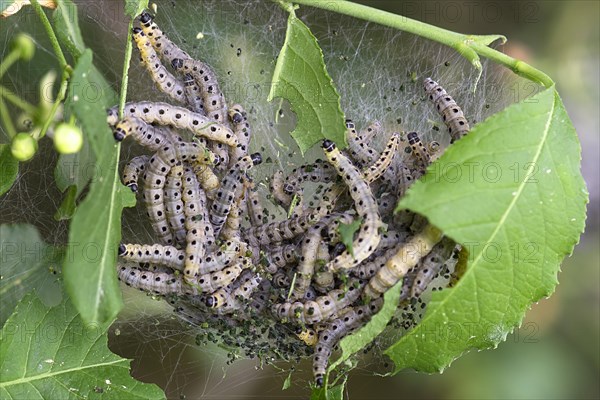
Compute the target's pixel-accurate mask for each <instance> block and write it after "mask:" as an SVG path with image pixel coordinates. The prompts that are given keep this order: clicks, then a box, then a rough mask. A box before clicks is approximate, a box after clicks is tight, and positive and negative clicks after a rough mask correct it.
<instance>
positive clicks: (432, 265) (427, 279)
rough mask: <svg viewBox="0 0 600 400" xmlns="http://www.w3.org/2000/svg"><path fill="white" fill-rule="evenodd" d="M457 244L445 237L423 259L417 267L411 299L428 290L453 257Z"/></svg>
mask: <svg viewBox="0 0 600 400" xmlns="http://www.w3.org/2000/svg"><path fill="white" fill-rule="evenodd" d="M455 247H456V243H454V241H453V240H452V239H450V238H448V237H444V238H443V239H442V240H441V241H440V242H439V243H438V244H437V245H435V247H434V248H433V249H432V250H431V252H430V253H429V254H428V255H427V256H426V257H425V258H423V259H422V260H421V261H420V262H419V264H418V265H417V266H416V275H415V279H414V284H413V286H412V288H411V291H410V295H411V297H417V296H419V295H420V294H421V293H423V292H424V291H425V289H427V286H428V285H429V284H430V283H431V281H432V280H433V279H434V278H435V276H436V275H437V274H438V273H439V272H440V270H441V269H442V267H443V266H444V262H446V261H447V260H448V259H449V258H450V257H451V256H452V252H453V250H454V248H455Z"/></svg>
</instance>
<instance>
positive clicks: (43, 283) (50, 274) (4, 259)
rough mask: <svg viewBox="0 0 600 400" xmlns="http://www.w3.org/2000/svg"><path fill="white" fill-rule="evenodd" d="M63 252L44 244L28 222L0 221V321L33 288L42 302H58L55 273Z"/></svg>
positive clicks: (2, 320) (3, 320)
mask: <svg viewBox="0 0 600 400" xmlns="http://www.w3.org/2000/svg"><path fill="white" fill-rule="evenodd" d="M63 255H64V252H63V251H62V250H60V249H56V248H54V247H52V246H49V245H48V244H46V243H45V242H44V241H43V240H42V238H41V237H40V234H39V233H38V231H37V229H36V228H35V227H34V226H32V225H27V224H21V225H0V276H1V277H2V278H1V279H0V324H3V323H4V322H5V321H6V320H7V319H8V317H9V316H10V314H11V313H12V311H13V309H14V307H15V305H16V304H17V303H18V301H19V300H20V299H22V298H23V296H24V295H25V294H26V293H28V292H30V291H32V290H34V289H35V290H36V291H37V293H38V295H39V296H40V298H41V299H42V301H44V303H45V304H47V305H53V304H58V303H59V302H60V286H59V285H58V283H57V280H58V278H57V276H56V274H57V273H58V272H59V271H60V264H61V262H62V257H63Z"/></svg>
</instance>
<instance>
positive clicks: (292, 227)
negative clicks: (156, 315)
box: [243, 185, 343, 246]
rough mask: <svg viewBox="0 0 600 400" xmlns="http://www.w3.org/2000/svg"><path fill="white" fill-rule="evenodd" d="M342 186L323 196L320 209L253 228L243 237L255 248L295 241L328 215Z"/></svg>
mask: <svg viewBox="0 0 600 400" xmlns="http://www.w3.org/2000/svg"><path fill="white" fill-rule="evenodd" d="M342 190H343V188H342V186H341V185H333V186H332V187H331V188H329V189H328V190H327V191H326V192H325V193H324V194H323V196H322V197H323V201H322V202H321V204H320V205H319V206H318V207H315V208H314V209H311V210H310V211H307V212H305V213H302V214H300V215H296V216H292V217H291V218H288V219H286V220H284V221H275V222H271V223H269V224H265V225H262V226H257V227H251V228H249V229H247V230H245V231H244V232H243V236H244V238H245V239H246V240H248V241H249V242H250V243H253V244H254V245H255V246H258V245H270V244H274V243H279V242H282V241H284V240H289V239H294V238H295V237H297V236H299V235H302V234H303V233H304V232H306V230H307V229H308V228H309V227H311V226H312V225H314V224H315V223H317V222H318V221H319V220H320V219H321V218H323V217H324V216H325V215H327V214H328V213H329V212H330V211H331V209H332V208H333V205H334V204H335V201H336V200H337V198H338V196H339V195H340V193H341V192H342Z"/></svg>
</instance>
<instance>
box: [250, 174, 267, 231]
mask: <svg viewBox="0 0 600 400" xmlns="http://www.w3.org/2000/svg"><path fill="white" fill-rule="evenodd" d="M246 197H247V200H246V211H247V213H248V217H249V218H250V224H251V225H252V226H260V225H262V224H263V220H264V218H265V217H264V208H263V206H262V204H261V202H260V196H259V194H258V190H257V189H256V188H255V187H254V181H253V180H252V179H251V178H247V179H246Z"/></svg>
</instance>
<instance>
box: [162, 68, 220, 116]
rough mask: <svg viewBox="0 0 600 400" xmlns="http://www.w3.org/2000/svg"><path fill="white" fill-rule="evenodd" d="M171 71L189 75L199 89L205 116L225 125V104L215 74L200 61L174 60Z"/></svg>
mask: <svg viewBox="0 0 600 400" xmlns="http://www.w3.org/2000/svg"><path fill="white" fill-rule="evenodd" d="M171 65H172V66H173V69H175V70H176V71H178V72H180V73H182V74H183V75H191V76H192V78H194V81H195V82H196V84H197V85H198V86H199V87H200V92H201V93H202V96H203V103H204V111H205V112H206V116H207V117H208V118H210V119H212V120H214V121H216V122H218V123H220V124H226V123H227V115H228V113H227V104H226V103H225V99H224V97H223V93H222V92H221V89H220V87H219V82H218V80H217V76H216V74H215V73H214V72H213V70H212V69H211V68H210V67H209V66H208V65H206V64H205V63H203V62H202V61H198V60H193V59H190V58H188V59H181V58H174V59H173V60H171Z"/></svg>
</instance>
